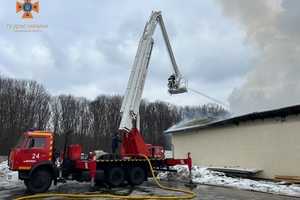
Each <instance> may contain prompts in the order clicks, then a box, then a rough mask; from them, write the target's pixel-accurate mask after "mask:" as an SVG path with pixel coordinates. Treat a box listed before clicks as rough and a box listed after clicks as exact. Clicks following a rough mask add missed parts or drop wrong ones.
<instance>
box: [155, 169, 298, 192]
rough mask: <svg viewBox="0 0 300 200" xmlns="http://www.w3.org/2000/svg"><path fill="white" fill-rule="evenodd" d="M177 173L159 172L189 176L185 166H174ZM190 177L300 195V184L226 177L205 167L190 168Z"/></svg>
mask: <svg viewBox="0 0 300 200" xmlns="http://www.w3.org/2000/svg"><path fill="white" fill-rule="evenodd" d="M174 168H175V169H176V170H177V171H178V173H167V172H164V173H160V174H159V178H161V179H171V180H172V179H173V180H174V179H177V180H178V179H181V180H184V179H185V180H187V179H188V177H189V172H188V168H187V167H185V166H176V167H174ZM192 179H193V182H195V183H200V184H209V185H218V186H227V187H235V188H239V189H244V190H252V191H259V192H268V193H274V194H283V195H290V196H297V197H300V185H296V184H292V185H286V184H285V183H284V182H272V181H256V180H250V179H246V178H231V177H227V176H226V175H225V174H224V173H222V172H216V171H211V170H208V169H207V168H205V167H199V166H194V167H193V169H192Z"/></svg>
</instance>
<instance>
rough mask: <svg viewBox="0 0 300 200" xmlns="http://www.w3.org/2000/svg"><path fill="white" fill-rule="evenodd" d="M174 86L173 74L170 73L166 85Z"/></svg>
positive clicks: (171, 87) (170, 87)
mask: <svg viewBox="0 0 300 200" xmlns="http://www.w3.org/2000/svg"><path fill="white" fill-rule="evenodd" d="M174 86H175V75H174V74H172V75H171V76H170V77H169V78H168V87H169V89H173V88H174Z"/></svg>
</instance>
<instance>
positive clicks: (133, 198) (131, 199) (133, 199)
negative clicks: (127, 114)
mask: <svg viewBox="0 0 300 200" xmlns="http://www.w3.org/2000/svg"><path fill="white" fill-rule="evenodd" d="M140 156H142V157H144V158H145V159H146V160H147V162H148V165H149V168H150V171H151V175H152V177H153V180H154V182H155V183H156V185H157V186H158V187H159V188H160V189H163V190H168V191H173V192H181V193H184V194H185V195H130V196H127V195H113V194H94V193H93V194H85V193H83V194H68V193H45V194H35V195H27V196H22V197H18V198H15V200H30V199H41V198H51V197H62V198H72V199H91V198H98V199H99V198H104V199H121V200H125V199H127V200H140V199H161V200H163V199H165V200H170V199H173V200H179V199H193V198H194V197H196V194H195V193H194V192H192V191H189V190H185V189H178V188H171V187H166V186H163V185H162V184H161V183H160V182H159V181H158V179H157V178H156V176H155V174H154V170H153V167H152V164H151V161H150V160H149V158H148V157H147V156H146V155H140Z"/></svg>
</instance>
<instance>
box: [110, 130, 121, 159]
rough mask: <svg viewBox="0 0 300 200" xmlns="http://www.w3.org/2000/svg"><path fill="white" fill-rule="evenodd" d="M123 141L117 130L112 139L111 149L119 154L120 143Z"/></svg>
mask: <svg viewBox="0 0 300 200" xmlns="http://www.w3.org/2000/svg"><path fill="white" fill-rule="evenodd" d="M120 142H121V139H120V134H119V133H118V132H117V133H115V134H114V136H113V137H112V141H111V149H112V153H113V154H118V152H119V151H118V150H119V143H120Z"/></svg>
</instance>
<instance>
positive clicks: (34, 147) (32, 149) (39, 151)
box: [23, 137, 49, 165]
mask: <svg viewBox="0 0 300 200" xmlns="http://www.w3.org/2000/svg"><path fill="white" fill-rule="evenodd" d="M27 145H28V146H27V147H28V148H26V149H25V150H24V159H23V162H24V164H30V165H33V164H35V163H38V162H40V161H44V160H48V154H49V152H48V148H47V138H46V137H30V138H29V141H28V143H27Z"/></svg>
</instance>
